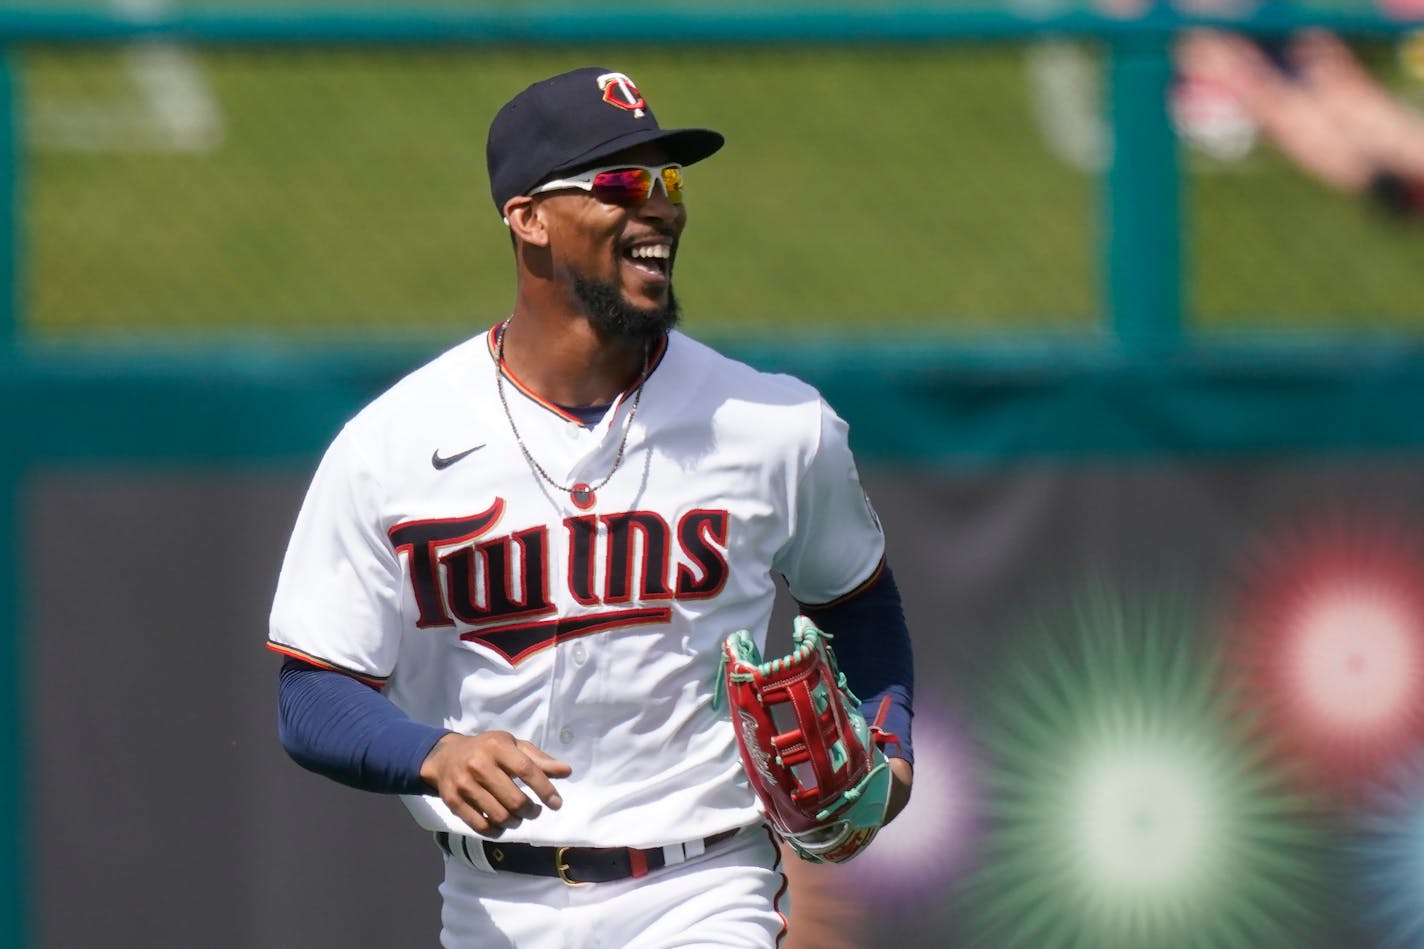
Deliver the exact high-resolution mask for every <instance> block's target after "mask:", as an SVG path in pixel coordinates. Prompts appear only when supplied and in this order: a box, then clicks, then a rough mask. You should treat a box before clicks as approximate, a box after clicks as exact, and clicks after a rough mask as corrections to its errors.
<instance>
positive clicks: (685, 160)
mask: <svg viewBox="0 0 1424 949" xmlns="http://www.w3.org/2000/svg"><path fill="white" fill-rule="evenodd" d="M725 142H726V139H725V138H723V137H722V133H721V132H714V131H712V130H711V129H644V130H640V131H637V132H630V133H628V134H627V135H620V136H619V137H618V138H615V139H612V140H611V141H607V142H604V143H603V144H601V145H599V146H598V147H597V148H592V149H589V150H588V151H587V152H585V153H583V154H582V155H579V156H577V157H575V158H572V159H570V160H569V161H567V162H565V163H563V164H562V165H560V167H558V168H555V169H554V170H553V172H552V173H553V174H566V173H568V172H571V171H577V170H579V169H582V168H587V167H589V166H591V165H596V164H598V163H599V162H601V161H602V160H603V159H606V158H608V157H609V156H611V155H616V154H618V153H619V152H624V151H627V150H628V149H630V148H637V147H638V146H639V145H657V146H659V147H660V148H662V149H663V151H665V152H666V153H667V156H668V158H669V159H670V160H671V161H675V162H677V163H678V164H679V165H691V164H693V163H695V162H699V161H701V160H702V159H704V158H706V157H708V156H709V155H712V154H713V153H715V152H716V151H717V150H718V149H719V148H721V147H722V145H723V143H725Z"/></svg>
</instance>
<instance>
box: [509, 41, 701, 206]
mask: <svg viewBox="0 0 1424 949" xmlns="http://www.w3.org/2000/svg"><path fill="white" fill-rule="evenodd" d="M723 141H724V139H723V137H722V135H721V133H720V132H714V131H712V130H711V129H698V128H687V129H665V128H660V127H659V126H658V120H657V118H656V117H655V116H654V115H653V110H652V108H651V107H649V105H648V103H647V101H646V100H645V99H644V98H643V94H642V93H641V92H639V91H638V87H637V86H636V85H635V84H634V83H633V80H632V79H629V78H628V76H627V75H625V74H624V73H621V72H617V71H615V70H612V69H604V68H603V67H601V66H585V67H584V68H582V69H575V70H573V71H571V72H566V73H560V74H559V75H557V76H554V77H552V78H549V79H545V80H543V81H541V82H536V83H534V84H533V85H532V86H530V87H529V88H527V89H525V90H524V91H523V92H521V93H519V95H517V96H515V97H514V98H513V99H511V100H509V102H507V103H506V104H505V106H504V108H502V109H500V110H499V112H498V113H497V114H496V115H495V117H494V121H492V122H491V123H490V129H489V141H488V142H487V143H486V145H485V161H486V162H487V164H488V165H489V178H490V196H491V197H493V198H494V205H495V208H497V209H498V210H499V212H500V213H501V214H503V213H504V203H505V202H506V201H508V200H509V199H510V198H512V197H514V196H515V195H520V194H528V193H529V192H530V191H532V190H533V189H534V188H535V187H536V186H538V185H539V184H541V183H542V182H545V181H549V180H551V179H553V178H556V177H558V176H559V175H561V174H566V173H568V172H572V171H577V170H580V169H583V168H588V167H591V166H594V165H597V164H598V162H599V160H600V159H602V158H606V157H608V156H609V155H612V154H614V153H616V152H621V151H623V150H624V149H625V148H632V147H634V146H635V145H644V144H648V143H656V144H658V145H660V146H661V147H662V148H663V149H664V150H665V151H666V152H667V155H668V158H669V160H671V161H675V162H677V163H679V164H682V165H690V164H692V163H693V162H696V161H701V160H702V159H704V158H706V157H707V156H708V155H711V154H712V153H713V152H715V151H717V149H719V148H721V147H722V143H723Z"/></svg>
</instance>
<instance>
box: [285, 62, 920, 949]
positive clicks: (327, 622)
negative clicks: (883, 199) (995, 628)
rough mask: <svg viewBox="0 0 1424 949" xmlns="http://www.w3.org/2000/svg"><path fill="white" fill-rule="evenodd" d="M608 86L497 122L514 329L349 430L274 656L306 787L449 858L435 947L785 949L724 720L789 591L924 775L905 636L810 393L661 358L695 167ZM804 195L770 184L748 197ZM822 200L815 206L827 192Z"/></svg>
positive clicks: (293, 548)
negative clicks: (721, 698) (735, 658)
mask: <svg viewBox="0 0 1424 949" xmlns="http://www.w3.org/2000/svg"><path fill="white" fill-rule="evenodd" d="M722 144H723V137H722V136H721V135H720V134H718V133H716V132H713V131H710V130H707V129H695V128H687V129H664V128H662V127H660V126H659V124H658V122H657V120H656V118H655V117H654V115H653V111H652V109H651V107H650V106H649V105H648V103H647V101H646V100H645V99H644V97H643V95H642V93H641V92H640V90H639V88H638V86H637V84H636V83H635V82H634V81H633V79H631V78H630V77H629V76H627V75H625V74H623V73H619V72H615V71H612V70H609V69H605V68H597V67H594V68H584V69H577V70H574V71H572V72H568V73H564V74H561V75H558V76H555V77H553V78H550V79H547V80H544V81H542V82H538V83H535V84H534V85H532V86H530V87H529V88H527V89H525V90H524V91H523V92H521V93H519V94H518V95H516V96H515V97H514V98H513V99H512V100H511V101H510V102H509V103H507V104H506V105H505V106H504V107H503V108H502V109H501V110H500V112H499V113H498V114H497V115H496V116H495V118H494V121H493V123H492V124H491V126H490V130H489V140H488V149H487V158H488V167H489V176H490V186H491V193H492V195H493V198H494V204H495V207H496V209H497V210H498V214H499V216H500V217H501V218H502V219H503V220H504V222H505V225H506V226H507V227H508V230H509V233H510V236H511V238H512V242H513V247H514V259H515V265H516V274H517V284H516V292H515V302H514V307H513V310H512V312H511V314H510V315H509V317H508V318H507V319H503V320H500V321H499V322H498V323H497V324H496V325H495V326H493V327H491V328H490V329H489V330H488V331H484V332H481V333H480V334H479V335H477V336H475V337H474V338H472V339H470V340H468V341H466V342H464V343H462V344H460V345H457V346H455V347H454V348H453V349H451V350H450V351H448V352H446V353H444V354H443V355H441V356H439V357H438V358H436V359H435V360H434V361H433V362H431V363H429V364H428V365H426V366H424V367H422V368H420V369H417V370H416V371H414V372H413V373H411V374H410V375H409V376H407V377H406V378H404V379H403V380H401V381H400V382H398V383H397V384H396V385H395V386H393V387H392V388H391V389H390V390H389V391H387V392H385V393H384V394H382V395H381V396H379V397H378V398H377V399H375V400H374V401H373V402H372V403H371V404H370V405H368V406H367V407H366V408H364V409H363V410H362V411H361V412H360V413H358V414H357V415H356V416H355V417H354V418H353V419H351V420H350V421H349V422H348V423H347V424H346V426H345V427H344V428H343V430H342V431H341V432H340V434H339V435H338V436H337V437H336V439H335V440H334V441H333V443H332V444H331V445H330V447H329V448H328V450H327V452H326V454H325V456H324V458H323V459H322V461H321V464H320V466H319V468H318V470H317V472H316V475H315V477H314V479H313V481H312V483H311V486H310V488H309V490H308V493H307V496H306V499H305V502H304V503H303V506H302V509H301V512H300V514H299V516H298V518H297V523H296V526H295V528H294V530H293V533H292V536H291V540H290V544H289V546H288V549H287V555H286V558H285V561H284V563H283V565H282V570H281V575H280V579H279V581H278V585H277V592H276V597H275V601H274V603H273V607H272V614H271V629H270V638H269V643H268V645H269V646H270V648H272V649H274V650H276V651H277V652H279V653H282V654H283V655H284V656H286V657H287V658H286V660H285V662H284V663H283V666H282V671H281V674H280V679H279V688H278V693H279V694H278V698H279V710H280V726H279V727H280V737H281V740H282V743H283V746H284V747H285V748H286V749H287V751H288V753H289V754H290V755H291V756H292V757H293V758H294V759H295V760H296V761H297V762H298V763H300V764H301V765H303V766H304V767H307V768H309V769H311V770H313V771H316V772H318V773H320V774H323V775H326V776H329V777H331V778H333V779H335V780H337V781H340V782H342V783H344V784H348V785H351V786H354V787H357V788H362V789H365V790H370V791H376V792H381V793H390V794H398V795H400V796H401V798H402V800H403V801H404V803H405V804H406V806H407V807H408V808H409V810H410V812H411V814H412V816H413V817H414V819H415V821H416V823H417V824H419V825H420V827H422V828H424V829H425V830H426V831H428V832H430V833H432V834H433V835H434V838H435V842H436V843H437V844H438V846H439V848H440V852H442V853H443V854H444V860H445V878H444V883H443V884H442V886H441V895H442V897H443V910H442V933H441V939H442V944H443V945H445V946H448V947H470V946H518V947H550V949H553V947H574V946H577V947H583V946H590V947H591V946H607V947H618V949H624V947H671V946H716V947H753V946H755V947H764V946H773V945H776V944H777V943H778V942H779V941H780V940H781V939H782V938H783V936H784V935H785V932H786V927H787V922H786V914H787V905H786V899H785V891H786V882H785V877H784V875H783V873H782V869H781V865H780V851H779V847H778V843H779V841H778V840H777V839H776V837H775V835H774V834H773V833H772V832H771V830H770V829H769V827H768V825H767V824H766V823H765V822H764V821H763V819H762V814H761V813H760V811H759V810H758V804H757V800H756V797H755V796H754V795H753V794H752V793H751V791H750V789H749V787H748V782H747V778H746V773H745V772H744V771H743V768H742V765H741V762H740V760H739V756H738V750H737V745H736V738H735V735H734V730H733V725H732V723H731V721H730V720H729V718H728V716H727V712H726V709H725V708H722V709H720V710H719V709H718V708H716V707H715V706H714V702H713V693H714V687H715V686H716V683H717V679H718V676H719V661H720V658H721V645H722V643H723V640H724V639H726V638H727V637H728V635H729V634H730V633H732V632H734V631H738V630H750V631H751V634H752V636H753V637H754V639H755V640H756V643H757V645H758V647H759V648H760V647H762V646H764V645H765V640H766V632H767V625H768V622H769V618H770V615H771V610H772V602H773V597H774V591H775V586H774V578H775V576H776V575H780V576H782V577H784V578H785V582H786V584H787V586H788V588H789V590H790V591H791V593H792V595H793V596H794V597H795V598H796V599H797V601H798V602H799V603H800V604H801V606H802V611H803V612H804V613H805V614H807V615H808V616H809V617H811V618H812V619H814V620H815V621H816V622H817V623H818V624H819V625H820V627H821V628H822V629H824V630H826V631H828V632H830V633H831V634H832V635H833V636H834V642H835V647H836V650H837V654H838V657H839V660H840V665H841V667H842V669H843V670H844V673H845V675H846V677H847V679H848V683H849V686H850V688H851V689H853V690H854V692H855V694H856V695H857V696H859V697H860V698H861V699H863V701H864V704H863V706H862V714H864V716H865V718H866V719H867V720H874V721H876V722H877V723H878V725H879V726H880V728H882V729H883V730H884V731H885V732H888V733H893V735H894V736H895V738H896V739H897V742H896V743H895V744H892V745H890V746H888V754H889V755H890V756H891V759H890V761H889V767H890V770H891V773H892V777H893V781H892V784H891V791H890V795H889V803H888V806H887V808H886V817H887V819H888V818H891V817H893V816H894V814H895V813H896V812H898V810H899V809H900V808H902V807H903V806H904V803H905V801H906V800H907V799H908V796H909V789H910V784H911V777H912V769H911V762H912V752H911V745H910V717H911V705H910V702H911V655H910V640H909V635H908V633H907V631H906V628H905V621H904V617H903V613H902V610H901V607H900V598H899V593H898V592H897V590H896V587H895V583H894V579H893V577H892V575H891V572H890V569H889V567H888V566H887V564H886V561H885V541H884V537H883V535H882V531H881V526H880V523H879V521H878V520H877V518H876V516H875V513H874V511H873V510H872V508H871V506H870V504H869V502H868V500H867V499H866V497H865V495H864V492H863V491H862V488H861V485H860V479H859V476H858V474H857V472H856V467H855V464H854V461H853V459H852V456H851V453H850V450H849V448H848V444H847V428H846V425H845V423H844V422H842V421H841V419H840V418H839V417H838V416H837V415H836V414H835V412H833V411H832V410H831V408H830V407H829V406H827V404H826V403H825V402H824V401H823V400H822V399H821V398H820V396H819V395H818V394H817V392H816V391H815V390H814V389H812V388H811V387H809V386H807V385H805V384H804V383H802V382H799V381H797V380H795V379H793V378H790V377H787V376H781V375H770V374H766V373H761V372H758V371H756V370H754V369H752V368H750V367H748V366H746V365H743V364H741V363H737V362H734V361H732V360H730V359H727V358H725V357H723V356H721V355H719V354H717V353H716V352H714V351H712V350H711V349H709V348H707V347H706V346H703V345H701V344H699V343H697V342H694V341H693V340H692V339H690V338H688V337H687V336H685V335H683V334H682V333H680V332H678V331H677V330H675V329H674V325H675V324H676V322H677V318H678V307H677V303H676V300H675V298H674V296H673V291H672V273H673V269H674V263H675V261H676V259H677V252H678V246H679V240H680V238H681V235H682V231H683V227H684V225H685V224H686V222H687V206H686V204H685V203H684V186H683V173H684V169H685V168H686V167H687V166H689V165H691V164H693V163H695V162H697V161H700V160H701V159H703V158H706V157H708V156H709V155H711V154H712V153H713V152H715V151H717V150H718V149H719V148H720V147H721V146H722ZM787 186H791V187H814V186H818V185H817V183H814V182H808V181H801V182H790V183H784V182H774V181H772V180H769V179H764V180H757V181H749V182H747V189H746V203H747V207H746V213H747V216H748V218H749V219H750V222H751V223H749V225H748V226H749V227H753V226H755V223H754V220H755V216H756V214H757V211H758V207H757V205H758V202H757V199H756V193H757V191H758V190H759V189H763V188H770V187H787ZM819 186H820V187H826V186H827V184H826V183H820V184H819Z"/></svg>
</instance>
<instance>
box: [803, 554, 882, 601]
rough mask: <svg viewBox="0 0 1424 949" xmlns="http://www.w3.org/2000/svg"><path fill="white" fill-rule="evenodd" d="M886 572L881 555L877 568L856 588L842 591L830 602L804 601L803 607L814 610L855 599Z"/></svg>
mask: <svg viewBox="0 0 1424 949" xmlns="http://www.w3.org/2000/svg"><path fill="white" fill-rule="evenodd" d="M884 572H885V558H884V557H881V558H880V562H879V563H878V564H876V565H875V569H874V570H873V571H871V573H870V576H868V577H866V578H865V580H864V582H862V583H861V584H860V585H859V586H857V587H856V588H855V589H854V590H851V591H850V592H849V593H842V594H841V595H840V596H838V597H836V598H835V599H834V600H831V601H830V602H828V603H802V604H801V605H802V606H803V607H810V608H811V609H814V610H824V609H826V608H828V607H832V606H840V605H841V604H842V603H845V602H848V601H850V600H853V599H855V598H856V597H858V596H860V595H861V594H862V593H864V592H865V591H866V590H868V589H870V587H871V586H872V585H873V584H874V583H875V581H876V580H879V579H880V575H881V574H882V573H884Z"/></svg>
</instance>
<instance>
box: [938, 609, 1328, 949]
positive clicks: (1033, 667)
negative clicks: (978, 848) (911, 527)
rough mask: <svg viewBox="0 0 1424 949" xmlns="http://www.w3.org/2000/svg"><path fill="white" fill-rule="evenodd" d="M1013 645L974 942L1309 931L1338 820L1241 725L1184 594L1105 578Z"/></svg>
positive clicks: (1286, 939)
mask: <svg viewBox="0 0 1424 949" xmlns="http://www.w3.org/2000/svg"><path fill="white" fill-rule="evenodd" d="M1048 620H1049V621H1048V622H1046V623H1041V624H1040V627H1039V628H1036V629H1035V630H1033V631H1032V632H1031V633H1029V634H1028V635H1025V636H1022V637H1020V639H1019V640H1018V642H1017V643H1016V644H1015V645H1013V646H1011V647H1009V651H1008V654H1007V655H1006V656H1005V657H1004V659H1005V668H1006V670H1007V672H1006V673H1005V675H1004V676H1003V677H1002V678H992V679H991V681H990V683H989V685H990V688H989V691H988V694H987V695H986V696H985V697H984V699H983V704H982V705H981V706H980V707H981V708H984V709H985V714H986V727H985V729H984V743H985V746H986V749H987V757H988V759H989V760H988V769H987V774H986V782H987V789H988V793H987V795H986V799H987V800H986V807H987V811H988V817H989V820H990V830H989V834H988V838H987V839H986V841H985V847H984V859H983V861H982V862H981V864H980V865H979V867H978V868H977V869H976V871H975V873H974V874H973V875H972V876H971V878H970V879H969V880H968V881H967V882H966V885H965V886H964V887H963V888H962V890H961V891H960V896H961V898H962V901H963V902H962V907H963V909H962V912H963V915H964V918H965V919H966V920H967V921H968V922H969V925H970V929H971V931H973V932H974V934H975V936H976V941H975V943H974V944H975V945H985V946H1034V947H1038V949H1046V947H1051V946H1093V947H1096V949H1109V947H1122V949H1151V947H1172V949H1186V947H1194V946H1200V947H1210V949H1232V947H1238V946H1239V947H1259V946H1265V945H1271V946H1287V945H1305V944H1307V943H1308V942H1309V937H1310V934H1311V932H1312V930H1313V928H1314V927H1315V926H1316V925H1318V922H1319V920H1318V916H1317V911H1318V907H1319V906H1320V905H1322V902H1321V900H1320V899H1319V894H1320V893H1321V887H1322V884H1323V879H1322V877H1323V870H1322V861H1321V860H1320V857H1321V855H1322V846H1323V842H1324V841H1323V834H1322V829H1321V827H1320V826H1319V825H1318V822H1317V820H1316V819H1315V818H1314V817H1313V816H1312V812H1311V811H1310V810H1309V808H1308V805H1307V803H1306V801H1305V800H1304V799H1303V798H1300V797H1297V796H1294V795H1292V794H1291V793H1289V792H1288V791H1287V790H1286V789H1285V787H1284V786H1283V785H1281V784H1280V783H1278V782H1277V780H1276V778H1275V776H1274V774H1273V772H1272V770H1271V769H1270V768H1269V766H1268V765H1267V763H1266V761H1265V760H1264V759H1263V757H1262V756H1261V755H1260V754H1258V753H1257V752H1256V751H1255V750H1254V749H1253V748H1252V746H1250V745H1248V744H1247V743H1246V741H1245V738H1244V736H1245V734H1246V733H1247V729H1246V727H1245V725H1244V723H1240V722H1236V721H1233V719H1232V708H1233V706H1232V703H1231V701H1230V698H1231V697H1230V696H1229V695H1228V694H1226V692H1225V690H1224V688H1223V687H1222V685H1221V679H1220V677H1219V675H1218V672H1219V669H1218V663H1217V660H1216V659H1215V657H1214V654H1213V650H1211V649H1209V648H1206V647H1205V646H1204V645H1203V637H1202V635H1201V633H1200V631H1199V630H1198V629H1197V628H1196V626H1195V624H1194V622H1193V621H1192V616H1191V612H1190V611H1189V610H1187V609H1185V608H1183V607H1182V606H1181V605H1180V604H1178V602H1177V601H1176V600H1173V599H1168V600H1164V601H1161V602H1148V601H1145V600H1142V599H1140V598H1138V599H1129V598H1128V597H1125V596H1123V595H1121V594H1120V593H1118V592H1116V591H1114V590H1112V589H1111V588H1110V587H1109V586H1107V585H1106V584H1101V583H1100V584H1096V585H1094V586H1093V587H1092V589H1091V590H1090V591H1088V592H1086V593H1083V594H1081V595H1079V596H1077V597H1076V598H1074V600H1073V605H1072V607H1071V608H1070V609H1068V610H1066V611H1064V615H1063V616H1062V617H1061V618H1057V617H1048Z"/></svg>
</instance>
